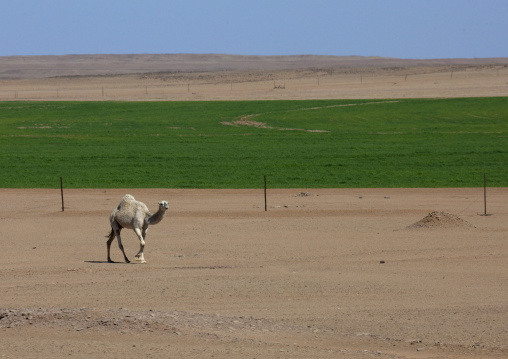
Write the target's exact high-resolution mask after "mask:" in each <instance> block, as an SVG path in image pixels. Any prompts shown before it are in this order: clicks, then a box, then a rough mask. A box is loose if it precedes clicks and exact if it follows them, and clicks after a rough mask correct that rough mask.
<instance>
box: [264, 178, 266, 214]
mask: <svg viewBox="0 0 508 359" xmlns="http://www.w3.org/2000/svg"><path fill="white" fill-rule="evenodd" d="M264 178H265V212H266V211H267V207H266V175H265V176H264Z"/></svg>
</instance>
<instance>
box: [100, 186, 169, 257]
mask: <svg viewBox="0 0 508 359" xmlns="http://www.w3.org/2000/svg"><path fill="white" fill-rule="evenodd" d="M168 208H169V207H168V202H166V201H161V202H159V210H158V211H157V213H155V214H152V213H150V211H149V210H148V207H147V206H146V205H145V204H144V203H143V202H139V201H136V200H135V199H134V197H133V196H131V195H130V194H126V195H125V196H123V198H122V200H121V202H120V204H119V205H118V207H117V208H116V209H115V210H114V211H113V213H111V215H110V216H109V222H110V223H111V232H110V233H109V235H108V236H106V238H108V242H107V247H108V262H110V263H114V262H113V261H112V260H111V257H110V256H109V252H110V248H111V242H113V239H115V236H116V238H117V239H118V247H120V250H121V251H122V253H123V257H124V259H125V261H126V262H127V263H129V262H130V261H129V259H128V258H127V256H126V255H125V251H124V250H123V245H122V238H121V237H120V231H121V230H122V228H129V229H133V230H134V232H136V235H137V236H138V238H139V244H140V248H139V252H138V254H136V257H135V258H136V260H138V261H140V262H141V263H146V261H145V257H144V256H143V248H144V247H145V238H146V232H147V230H148V226H149V225H151V224H157V223H159V222H160V221H162V219H163V218H164V215H165V214H166V210H167V209H168Z"/></svg>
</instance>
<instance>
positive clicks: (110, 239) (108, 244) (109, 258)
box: [106, 231, 115, 263]
mask: <svg viewBox="0 0 508 359" xmlns="http://www.w3.org/2000/svg"><path fill="white" fill-rule="evenodd" d="M114 239H115V233H114V232H113V231H111V234H110V235H109V239H108V241H107V243H106V245H107V247H108V262H109V263H113V261H112V260H111V257H110V256H109V252H110V250H111V242H113V240H114Z"/></svg>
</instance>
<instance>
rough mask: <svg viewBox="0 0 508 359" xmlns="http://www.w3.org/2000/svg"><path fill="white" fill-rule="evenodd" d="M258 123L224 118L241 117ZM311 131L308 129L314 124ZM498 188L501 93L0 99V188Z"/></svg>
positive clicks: (504, 168) (507, 134)
mask: <svg viewBox="0 0 508 359" xmlns="http://www.w3.org/2000/svg"><path fill="white" fill-rule="evenodd" d="M248 115H256V116H253V117H250V118H248V120H250V121H256V122H259V123H263V124H264V127H255V126H243V125H236V126H234V125H225V124H224V122H234V121H238V120H240V119H241V118H242V117H243V116H248ZM316 131H320V132H316ZM484 173H486V174H487V179H488V185H489V186H493V187H494V186H495V187H506V186H508V99H507V98H467V99H416V100H368V101H367V100H326V101H315V100H312V101H238V102H0V187H2V188H56V187H59V185H60V177H63V179H64V185H65V187H67V188H261V187H262V186H263V175H266V176H267V181H268V186H269V187H272V188H327V187H328V188H337V187H356V188H360V187H379V188H382V187H478V186H482V185H483V174H484Z"/></svg>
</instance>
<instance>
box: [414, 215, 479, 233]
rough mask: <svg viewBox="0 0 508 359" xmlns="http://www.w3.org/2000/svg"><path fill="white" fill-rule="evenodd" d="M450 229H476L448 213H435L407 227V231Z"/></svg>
mask: <svg viewBox="0 0 508 359" xmlns="http://www.w3.org/2000/svg"><path fill="white" fill-rule="evenodd" d="M448 227H470V228H476V227H475V226H474V225H472V224H471V223H469V222H467V221H465V220H463V219H462V218H460V217H458V216H456V215H454V214H450V213H446V212H438V211H433V212H430V213H429V214H428V215H427V216H425V217H424V218H422V219H420V220H419V221H418V222H416V223H413V224H412V225H410V226H407V227H406V229H418V228H448Z"/></svg>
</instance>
